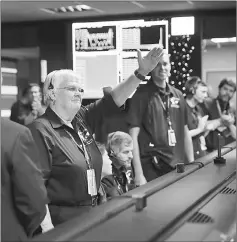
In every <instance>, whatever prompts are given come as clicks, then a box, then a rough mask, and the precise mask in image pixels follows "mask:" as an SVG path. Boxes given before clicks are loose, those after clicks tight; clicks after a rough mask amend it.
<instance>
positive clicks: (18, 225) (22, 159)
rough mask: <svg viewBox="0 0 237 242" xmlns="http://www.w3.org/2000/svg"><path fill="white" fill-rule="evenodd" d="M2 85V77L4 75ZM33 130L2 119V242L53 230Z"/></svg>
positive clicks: (20, 239) (23, 239) (19, 239)
mask: <svg viewBox="0 0 237 242" xmlns="http://www.w3.org/2000/svg"><path fill="white" fill-rule="evenodd" d="M1 83H2V75H1ZM38 163H39V156H38V153H37V147H36V145H35V143H34V140H33V137H32V135H31V133H30V130H29V129H28V128H26V127H24V126H22V125H19V124H17V123H14V122H12V121H10V120H6V119H2V120H1V241H3V242H5V241H26V240H27V238H29V237H32V236H33V235H34V233H35V232H36V231H37V229H38V228H39V226H41V231H42V232H46V231H48V230H49V229H51V228H52V226H51V225H50V215H49V213H48V212H47V205H46V204H47V201H48V199H47V191H46V189H45V186H44V180H43V177H42V173H41V172H40V170H39V169H38V168H37V164H38Z"/></svg>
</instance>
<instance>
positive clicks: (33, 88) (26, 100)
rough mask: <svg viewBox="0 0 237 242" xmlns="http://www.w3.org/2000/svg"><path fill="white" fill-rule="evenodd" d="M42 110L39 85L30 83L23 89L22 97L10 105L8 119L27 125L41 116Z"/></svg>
mask: <svg viewBox="0 0 237 242" xmlns="http://www.w3.org/2000/svg"><path fill="white" fill-rule="evenodd" d="M44 111H45V108H44V107H43V105H42V94H41V91H40V86H39V85H38V84H36V83H30V84H28V86H27V87H26V88H25V89H24V90H23V93H22V98H21V99H20V100H18V101H16V102H15V103H14V104H13V105H12V107H11V116H10V120H12V121H14V122H16V123H19V124H22V125H28V124H30V123H32V122H33V120H35V119H36V118H37V117H39V116H41V115H42V114H43V113H44Z"/></svg>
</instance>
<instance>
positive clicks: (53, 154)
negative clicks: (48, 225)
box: [29, 47, 163, 226]
mask: <svg viewBox="0 0 237 242" xmlns="http://www.w3.org/2000/svg"><path fill="white" fill-rule="evenodd" d="M162 55H163V50H162V48H156V47H155V48H153V49H152V50H151V51H150V52H149V53H148V54H147V55H146V56H145V57H142V56H141V52H140V51H138V69H137V70H136V71H135V72H134V74H132V75H131V76H130V77H129V78H128V79H127V80H125V81H124V82H121V83H120V84H119V85H118V86H116V87H115V88H114V89H113V90H112V91H111V93H110V94H109V95H105V96H104V97H103V98H102V99H100V100H97V101H96V102H94V103H92V104H90V105H88V106H86V107H84V106H82V105H81V103H82V99H83V93H84V90H83V89H82V87H81V85H80V80H79V78H78V77H77V75H76V74H75V73H74V72H73V71H72V70H58V71H53V72H51V73H49V74H48V76H47V77H46V80H45V83H44V88H43V92H44V93H43V94H44V98H45V101H46V103H47V106H48V107H47V109H46V111H45V114H44V115H42V116H41V117H40V118H38V119H36V120H35V121H34V122H33V123H32V124H30V126H29V128H30V130H31V132H32V134H33V137H34V140H35V142H36V143H37V146H38V149H39V152H40V155H41V167H40V168H41V170H42V172H43V174H44V179H45V185H46V188H47V191H48V197H49V209H50V213H51V217H52V222H53V224H54V226H56V225H58V224H60V223H63V222H65V221H67V220H69V219H71V218H73V217H75V216H78V215H81V214H84V213H87V212H88V211H90V210H91V209H92V208H93V207H94V206H96V205H97V201H98V192H99V190H100V179H101V169H102V157H101V154H100V151H99V149H98V147H97V145H96V143H95V141H94V139H93V136H92V134H93V133H94V132H95V127H96V124H97V122H99V123H100V121H101V119H102V118H103V117H109V116H110V115H113V112H114V111H115V110H116V109H118V108H119V107H120V106H122V105H123V104H124V102H125V101H126V99H127V98H128V97H129V96H130V95H131V94H132V93H133V91H134V90H135V89H136V88H137V87H138V85H139V83H140V82H141V80H144V79H145V76H146V75H147V74H148V73H149V72H150V71H151V70H153V69H154V68H155V66H156V65H157V64H158V62H159V60H160V58H161V56H162Z"/></svg>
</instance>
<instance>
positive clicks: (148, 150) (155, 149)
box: [127, 80, 187, 166]
mask: <svg viewBox="0 0 237 242" xmlns="http://www.w3.org/2000/svg"><path fill="white" fill-rule="evenodd" d="M159 96H160V97H161V99H163V101H164V100H165V99H166V98H165V96H166V97H167V96H168V97H169V113H170V118H171V122H172V128H173V130H174V131H175V136H176V140H177V143H176V145H175V146H174V147H171V146H169V142H168V128H169V127H168V122H167V116H166V112H165V110H164V108H163V107H162V103H161V100H160V98H159ZM127 122H128V125H129V128H132V127H139V128H140V133H139V136H138V143H139V149H140V156H141V162H143V160H144V162H145V160H147V159H146V158H147V157H150V156H151V155H156V156H158V157H160V158H161V159H162V160H163V161H164V162H166V163H167V164H169V165H171V166H175V164H176V163H178V162H186V159H185V156H184V154H185V152H184V126H185V125H186V124H187V110H186V103H185V100H184V98H183V95H182V93H181V92H180V91H179V90H177V89H176V88H174V87H172V86H170V85H169V84H167V86H166V90H165V91H164V90H161V89H160V88H159V87H157V86H156V85H155V84H154V83H153V81H152V80H150V81H148V83H147V84H143V85H140V86H139V87H138V89H137V91H136V92H135V94H134V95H133V97H132V99H131V101H130V107H129V112H128V117H127ZM143 158H144V159H143Z"/></svg>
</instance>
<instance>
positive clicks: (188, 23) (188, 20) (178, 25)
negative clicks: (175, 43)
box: [171, 16, 194, 35]
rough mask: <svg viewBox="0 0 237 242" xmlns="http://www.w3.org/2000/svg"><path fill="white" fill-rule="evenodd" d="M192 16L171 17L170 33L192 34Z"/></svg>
mask: <svg viewBox="0 0 237 242" xmlns="http://www.w3.org/2000/svg"><path fill="white" fill-rule="evenodd" d="M193 34H194V17H193V16H191V17H175V18H171V35H193Z"/></svg>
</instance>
